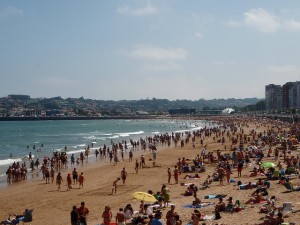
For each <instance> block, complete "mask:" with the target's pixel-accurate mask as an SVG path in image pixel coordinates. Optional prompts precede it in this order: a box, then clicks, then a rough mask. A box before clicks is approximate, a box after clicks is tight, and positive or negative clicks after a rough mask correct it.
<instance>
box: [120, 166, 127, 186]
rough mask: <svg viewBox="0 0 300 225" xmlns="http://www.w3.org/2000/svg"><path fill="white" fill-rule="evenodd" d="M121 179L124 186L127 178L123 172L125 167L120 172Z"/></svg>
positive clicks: (125, 172)
mask: <svg viewBox="0 0 300 225" xmlns="http://www.w3.org/2000/svg"><path fill="white" fill-rule="evenodd" d="M121 178H122V181H123V185H125V181H126V178H127V171H126V170H125V167H124V168H123V170H122V171H121Z"/></svg>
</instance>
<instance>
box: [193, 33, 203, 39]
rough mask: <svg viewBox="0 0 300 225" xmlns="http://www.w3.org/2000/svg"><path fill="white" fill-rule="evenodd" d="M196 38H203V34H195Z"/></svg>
mask: <svg viewBox="0 0 300 225" xmlns="http://www.w3.org/2000/svg"><path fill="white" fill-rule="evenodd" d="M195 37H196V38H203V34H202V33H200V32H195Z"/></svg>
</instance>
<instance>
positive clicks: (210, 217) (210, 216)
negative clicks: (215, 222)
mask: <svg viewBox="0 0 300 225" xmlns="http://www.w3.org/2000/svg"><path fill="white" fill-rule="evenodd" d="M212 218H214V215H205V216H204V217H203V220H211V219H212Z"/></svg>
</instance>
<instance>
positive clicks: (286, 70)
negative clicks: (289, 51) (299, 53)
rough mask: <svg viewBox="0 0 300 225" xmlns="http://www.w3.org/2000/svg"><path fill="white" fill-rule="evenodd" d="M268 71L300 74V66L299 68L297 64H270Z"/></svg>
mask: <svg viewBox="0 0 300 225" xmlns="http://www.w3.org/2000/svg"><path fill="white" fill-rule="evenodd" d="M267 71H268V72H271V73H274V74H286V75H291V74H300V70H299V68H297V67H296V66H295V65H285V66H269V67H268V68H267Z"/></svg>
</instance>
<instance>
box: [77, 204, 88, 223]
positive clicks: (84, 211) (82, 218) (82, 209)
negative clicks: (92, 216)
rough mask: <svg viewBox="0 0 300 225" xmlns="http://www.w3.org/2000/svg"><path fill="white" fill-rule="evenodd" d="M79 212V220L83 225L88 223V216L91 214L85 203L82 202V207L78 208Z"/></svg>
mask: <svg viewBox="0 0 300 225" xmlns="http://www.w3.org/2000/svg"><path fill="white" fill-rule="evenodd" d="M77 212H78V214H79V222H80V224H82V225H87V222H86V220H87V216H88V214H89V212H90V211H89V210H88V208H86V207H85V203H84V202H81V204H80V207H79V208H78V209H77Z"/></svg>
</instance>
